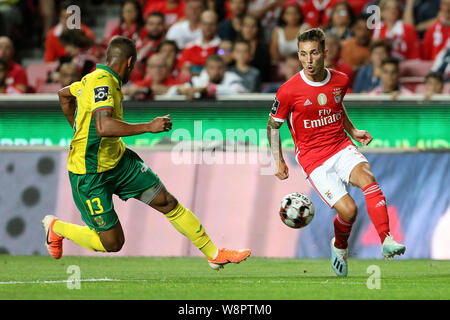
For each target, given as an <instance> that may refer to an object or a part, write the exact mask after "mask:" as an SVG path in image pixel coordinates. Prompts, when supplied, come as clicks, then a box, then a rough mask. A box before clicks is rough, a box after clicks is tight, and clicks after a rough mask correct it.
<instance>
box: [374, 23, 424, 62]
mask: <svg viewBox="0 0 450 320" xmlns="http://www.w3.org/2000/svg"><path fill="white" fill-rule="evenodd" d="M372 37H373V38H374V39H388V40H390V41H391V44H392V55H393V56H395V57H397V58H399V59H402V60H404V59H419V58H420V42H419V36H418V35H417V32H416V29H415V28H414V26H412V25H409V24H406V23H403V21H401V20H398V21H397V22H396V23H395V25H394V27H393V28H392V29H391V30H389V31H388V30H387V26H386V25H385V24H384V23H381V26H380V27H379V28H377V29H375V30H374V32H373V36H372Z"/></svg>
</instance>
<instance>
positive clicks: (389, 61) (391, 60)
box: [381, 57, 400, 70]
mask: <svg viewBox="0 0 450 320" xmlns="http://www.w3.org/2000/svg"><path fill="white" fill-rule="evenodd" d="M385 64H394V65H395V66H396V67H397V70H398V68H399V65H400V60H398V59H397V58H396V57H389V58H386V59H384V60H383V61H381V66H384V65H385Z"/></svg>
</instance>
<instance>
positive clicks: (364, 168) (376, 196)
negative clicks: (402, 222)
mask: <svg viewBox="0 0 450 320" xmlns="http://www.w3.org/2000/svg"><path fill="white" fill-rule="evenodd" d="M350 182H351V183H352V184H354V185H356V186H358V187H360V188H361V190H362V192H363V194H364V198H365V200H366V207H367V212H368V214H369V217H370V220H371V221H372V223H373V225H374V227H375V229H376V230H377V233H378V236H379V237H380V242H381V243H382V244H383V250H382V253H383V256H384V257H385V258H393V257H394V256H395V255H400V254H403V253H405V250H406V247H405V246H404V245H402V244H399V243H397V242H396V241H395V240H394V239H393V238H392V236H391V234H390V229H389V215H388V210H387V204H386V198H385V197H384V195H383V192H382V191H381V188H380V186H379V184H378V182H377V181H376V180H375V177H374V176H373V173H372V171H371V169H370V165H369V164H368V163H367V162H362V163H359V164H358V165H357V166H356V167H355V168H354V169H353V171H352V173H351V176H350Z"/></svg>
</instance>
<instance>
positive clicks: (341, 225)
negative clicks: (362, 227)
mask: <svg viewBox="0 0 450 320" xmlns="http://www.w3.org/2000/svg"><path fill="white" fill-rule="evenodd" d="M352 225H353V222H349V221H345V220H344V219H342V217H341V216H339V213H338V214H337V215H336V216H335V217H334V235H335V237H334V246H335V247H336V248H338V249H346V248H347V247H348V238H349V237H350V232H351V231H352Z"/></svg>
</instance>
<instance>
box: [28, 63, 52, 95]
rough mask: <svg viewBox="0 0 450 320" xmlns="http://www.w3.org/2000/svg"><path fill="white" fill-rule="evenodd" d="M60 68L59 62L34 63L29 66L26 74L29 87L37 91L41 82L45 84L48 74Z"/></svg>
mask: <svg viewBox="0 0 450 320" xmlns="http://www.w3.org/2000/svg"><path fill="white" fill-rule="evenodd" d="M57 66H58V63H57V62H44V63H32V64H30V65H28V67H27V69H26V72H27V78H28V86H30V87H32V88H34V89H36V88H37V86H38V84H39V81H41V83H42V81H43V82H45V80H46V79H47V76H48V73H49V72H52V71H54V70H55V69H56V68H57Z"/></svg>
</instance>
